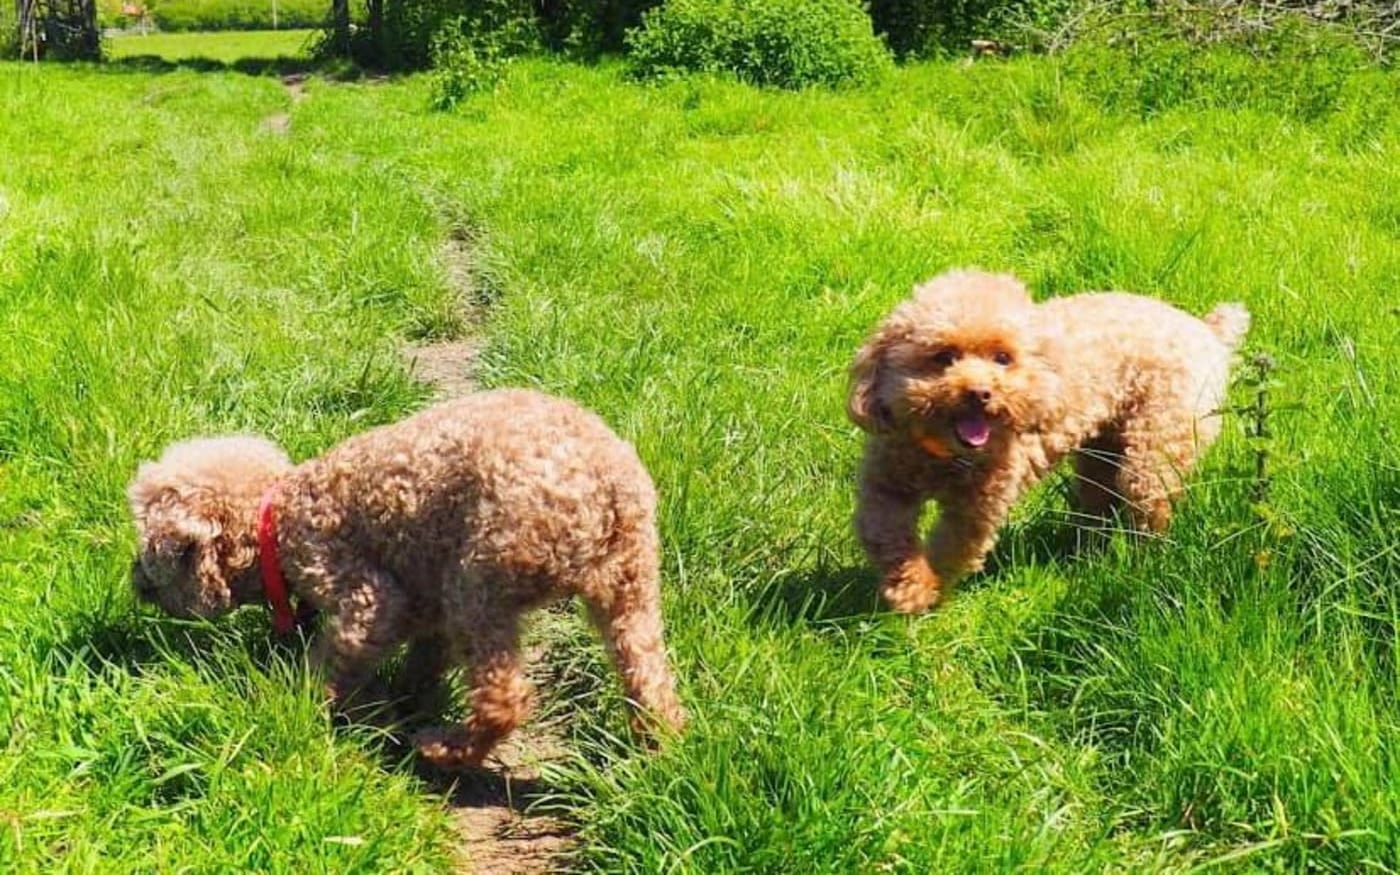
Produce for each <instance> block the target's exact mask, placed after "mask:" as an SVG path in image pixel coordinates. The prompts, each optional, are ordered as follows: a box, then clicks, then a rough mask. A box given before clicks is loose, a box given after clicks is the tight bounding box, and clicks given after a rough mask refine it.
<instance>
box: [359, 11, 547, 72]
mask: <svg viewBox="0 0 1400 875" xmlns="http://www.w3.org/2000/svg"><path fill="white" fill-rule="evenodd" d="M454 31H455V32H457V33H459V34H460V35H461V39H460V40H459V39H457V36H456V35H455V34H454V33H453V32H454ZM539 43H540V33H539V27H538V25H537V23H536V20H535V12H534V4H533V3H532V2H531V0H385V3H384V14H383V22H382V25H381V27H380V28H379V31H378V32H377V33H376V32H375V31H374V30H373V29H372V28H361V29H360V30H359V32H358V33H357V34H356V36H355V42H354V45H353V47H352V50H353V52H354V55H355V58H356V59H357V60H358V61H360V62H361V63H364V64H369V65H372V66H377V67H388V68H391V69H421V68H424V67H427V66H430V65H431V64H432V63H433V59H434V55H435V53H436V51H437V48H436V47H437V46H439V44H441V45H442V46H443V48H442V50H441V51H442V52H443V57H444V58H446V57H449V56H451V57H457V58H463V57H465V55H464V54H463V51H464V47H465V46H467V45H470V46H471V47H472V51H473V52H474V53H477V54H482V53H483V52H485V53H487V54H495V55H500V56H502V57H505V56H509V55H517V54H521V53H522V52H526V51H530V50H532V49H534V48H536V47H537V46H538V45H539ZM454 46H455V47H456V48H451V47H454Z"/></svg>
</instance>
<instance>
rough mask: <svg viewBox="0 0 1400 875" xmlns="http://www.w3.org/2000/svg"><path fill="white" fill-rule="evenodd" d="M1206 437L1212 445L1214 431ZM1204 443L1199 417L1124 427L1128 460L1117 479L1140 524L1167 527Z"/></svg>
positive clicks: (1134, 520) (1136, 524)
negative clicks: (1201, 441)
mask: <svg viewBox="0 0 1400 875" xmlns="http://www.w3.org/2000/svg"><path fill="white" fill-rule="evenodd" d="M1200 437H1202V438H1204V441H1205V444H1207V445H1208V444H1209V442H1210V440H1212V439H1213V438H1214V434H1206V435H1201V436H1200ZM1204 448H1205V446H1203V445H1201V444H1200V443H1198V435H1197V433H1196V423H1194V422H1191V421H1184V420H1183V419H1182V418H1180V417H1175V418H1169V417H1163V418H1158V419H1155V420H1154V419H1143V420H1138V421H1134V422H1131V423H1129V424H1128V426H1127V427H1126V428H1125V429H1124V431H1123V461H1122V465H1121V466H1120V468H1119V471H1118V480H1117V483H1118V490H1119V491H1120V492H1121V493H1122V495H1123V497H1124V502H1125V505H1126V509H1127V512H1128V519H1129V521H1130V522H1131V523H1132V525H1133V527H1134V528H1135V529H1137V530H1138V531H1140V532H1151V533H1154V534H1161V533H1162V532H1165V531H1166V530H1167V526H1168V525H1169V524H1170V523H1171V518H1172V503H1173V502H1174V501H1175V500H1176V499H1177V498H1179V497H1180V495H1181V492H1182V490H1183V489H1184V488H1185V483H1184V478H1185V477H1186V475H1187V474H1188V473H1189V472H1190V470H1191V468H1192V467H1193V466H1194V465H1195V462H1196V457H1197V454H1198V452H1199V451H1200V450H1203V449H1204Z"/></svg>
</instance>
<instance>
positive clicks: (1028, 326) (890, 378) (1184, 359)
mask: <svg viewBox="0 0 1400 875" xmlns="http://www.w3.org/2000/svg"><path fill="white" fill-rule="evenodd" d="M1248 328H1249V314H1248V312H1247V311H1246V310H1245V309H1244V307H1242V306H1240V305H1238V304H1225V305H1222V306H1220V307H1217V308H1216V309H1215V310H1214V311H1213V312H1211V313H1210V315H1208V316H1206V317H1205V318H1204V319H1197V318H1196V317H1194V316H1191V315H1189V314H1187V313H1183V312H1182V311H1180V310H1178V309H1176V308H1174V307H1171V306H1169V305H1167V304H1165V303H1162V302H1161V301H1157V300H1153V299H1151V298H1145V297H1139V296H1137V295H1128V294H1121V293H1096V294H1083V295H1075V296H1072V297H1067V298H1057V299H1054V300H1050V301H1046V302H1044V303H1041V304H1036V303H1034V302H1032V301H1031V298H1030V296H1029V295H1028V294H1027V292H1026V289H1025V286H1023V285H1022V284H1021V283H1020V282H1019V281H1018V280H1016V279H1015V278H1014V277H1011V276H1006V275H996V274H989V273H981V272H977V271H952V272H949V273H946V274H943V275H942V276H939V277H937V278H935V279H933V280H931V281H930V282H928V283H926V284H924V285H921V286H919V287H918V288H916V289H915V290H914V294H913V297H912V298H910V299H909V300H906V301H904V302H903V303H901V304H900V305H898V306H897V307H896V308H895V309H894V311H893V312H892V313H891V314H890V315H889V317H888V318H886V319H885V321H884V322H883V323H882V324H881V325H880V326H879V328H877V329H876V330H875V332H874V334H873V335H871V337H870V338H869V339H868V340H867V341H866V343H865V345H864V346H862V347H861V349H860V351H859V352H858V353H857V354H856V358H855V362H854V364H853V365H852V367H851V375H852V388H851V393H850V400H849V404H848V412H849V414H850V416H851V419H852V420H853V421H854V422H855V423H856V424H857V425H859V426H860V427H861V428H862V429H864V430H865V431H866V432H867V433H868V436H867V439H866V445H865V458H864V462H863V465H862V470H861V478H860V497H859V501H858V508H857V511H856V520H855V523H856V531H857V534H858V535H859V537H860V540H861V542H862V544H863V545H864V547H865V550H866V553H867V554H868V555H869V557H870V560H871V561H872V562H873V563H874V564H875V565H876V566H877V567H878V569H879V570H880V572H881V575H882V584H881V588H882V592H883V594H884V596H885V599H886V600H887V601H888V602H889V604H890V605H891V606H892V607H893V608H894V609H895V610H898V611H905V612H914V611H922V610H924V609H926V608H928V607H929V606H931V605H933V604H934V603H936V602H937V601H938V599H939V597H940V595H941V594H942V593H943V592H944V591H945V590H947V589H948V588H949V587H950V586H951V585H952V584H953V583H955V582H956V581H957V580H958V578H960V577H962V576H963V575H965V574H968V573H970V572H973V571H976V570H978V569H979V568H981V566H982V561H983V559H984V558H985V556H986V555H987V552H988V551H989V550H990V549H991V548H992V544H993V542H994V541H995V539H996V534H997V530H998V529H999V528H1001V526H1002V524H1003V523H1004V522H1005V520H1006V516H1007V513H1008V512H1009V511H1010V509H1011V506H1012V505H1013V504H1014V503H1015V502H1016V501H1017V499H1018V498H1020V496H1021V495H1022V494H1024V493H1025V491H1026V490H1027V489H1028V488H1029V487H1031V486H1032V485H1034V484H1035V483H1036V482H1037V481H1039V480H1040V479H1041V478H1043V477H1044V476H1045V475H1046V474H1047V473H1048V472H1049V471H1050V470H1051V468H1053V467H1054V466H1055V464H1056V463H1057V462H1059V461H1060V460H1061V459H1062V458H1064V457H1065V456H1066V455H1073V457H1074V465H1075V469H1076V474H1077V477H1076V504H1077V505H1078V510H1079V511H1081V512H1082V513H1084V514H1087V515H1090V516H1092V517H1094V518H1098V519H1104V518H1106V517H1108V516H1109V515H1110V514H1112V513H1114V512H1115V511H1116V510H1118V509H1119V508H1121V509H1122V510H1124V511H1125V512H1126V514H1127V517H1128V520H1129V522H1130V523H1131V524H1132V525H1133V526H1134V527H1135V528H1138V529H1140V530H1146V531H1151V532H1160V531H1162V530H1163V529H1165V528H1166V526H1167V524H1168V522H1169V521H1170V519H1171V503H1172V500H1173V499H1174V498H1175V497H1176V496H1177V495H1178V493H1180V491H1181V489H1182V485H1183V477H1184V476H1185V475H1186V474H1187V473H1188V472H1189V471H1190V470H1191V467H1192V466H1193V465H1194V464H1195V462H1196V460H1197V459H1198V458H1199V456H1200V454H1201V453H1202V452H1203V451H1204V450H1205V449H1206V448H1207V447H1208V446H1209V445H1210V444H1211V442H1212V441H1214V440H1215V438H1216V437H1217V435H1218V434H1219V432H1220V420H1219V415H1218V411H1219V408H1220V405H1221V404H1222V402H1223V400H1224V397H1225V391H1226V388H1227V385H1228V383H1229V372H1230V367H1231V362H1232V359H1233V357H1234V351H1235V348H1236V347H1237V346H1238V345H1239V343H1240V341H1241V340H1242V338H1243V337H1244V334H1245V332H1246V331H1247V330H1248ZM930 498H931V499H933V500H935V501H936V502H938V506H939V509H940V515H939V518H938V522H937V524H936V526H935V527H934V530H933V532H932V534H931V535H930V537H929V540H928V545H927V550H925V549H924V548H923V547H922V546H921V545H920V543H919V537H918V520H919V514H920V512H921V510H922V508H923V506H924V504H925V502H927V501H928V500H929V499H930Z"/></svg>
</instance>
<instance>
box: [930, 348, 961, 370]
mask: <svg viewBox="0 0 1400 875" xmlns="http://www.w3.org/2000/svg"><path fill="white" fill-rule="evenodd" d="M957 360H958V351H957V350H956V349H940V350H939V351H938V352H936V353H934V354H933V355H932V356H930V357H929V361H931V362H933V364H934V365H935V366H936V367H940V368H948V367H952V365H953V362H956V361H957Z"/></svg>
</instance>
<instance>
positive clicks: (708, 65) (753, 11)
mask: <svg viewBox="0 0 1400 875" xmlns="http://www.w3.org/2000/svg"><path fill="white" fill-rule="evenodd" d="M627 44H628V48H629V49H630V51H631V55H632V65H633V71H634V72H635V73H636V74H637V75H638V76H642V77H665V76H670V75H675V74H680V73H689V72H708V73H732V74H734V75H736V76H738V77H739V78H740V79H742V80H744V81H747V82H752V83H754V84H758V85H776V86H778V87H781V88H802V87H805V86H808V85H845V84H859V83H863V82H869V81H872V80H874V79H877V78H878V77H880V76H881V75H882V74H883V73H884V72H885V71H886V70H887V69H888V68H889V66H890V57H889V53H888V52H887V51H886V50H885V47H884V44H883V43H882V42H881V41H880V39H879V37H877V36H875V34H874V33H873V32H872V30H871V25H870V18H869V17H868V16H867V15H866V13H865V10H864V9H863V8H862V6H861V5H860V4H859V3H858V2H856V0H667V3H666V4H665V5H664V6H661V7H659V8H657V9H654V10H652V11H650V12H648V13H646V15H645V16H643V25H642V27H640V28H637V29H635V30H632V31H630V32H629V33H628V35H627Z"/></svg>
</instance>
